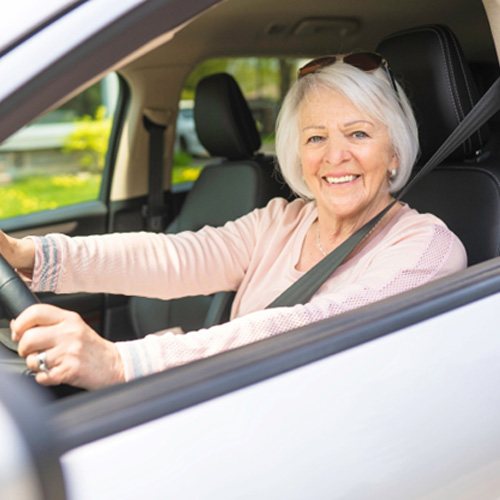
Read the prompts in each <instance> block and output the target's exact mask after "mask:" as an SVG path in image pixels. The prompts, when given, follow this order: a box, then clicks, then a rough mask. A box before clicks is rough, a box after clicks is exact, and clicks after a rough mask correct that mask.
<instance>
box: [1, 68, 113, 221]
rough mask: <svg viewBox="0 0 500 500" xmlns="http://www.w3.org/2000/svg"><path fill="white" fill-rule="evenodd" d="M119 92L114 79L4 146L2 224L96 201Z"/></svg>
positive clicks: (43, 118)
mask: <svg viewBox="0 0 500 500" xmlns="http://www.w3.org/2000/svg"><path fill="white" fill-rule="evenodd" d="M118 88H119V86H118V77H117V76H116V75H115V74H111V75H109V76H107V77H105V78H104V79H102V80H101V81H99V82H98V83H96V84H94V85H93V86H91V87H89V88H88V89H86V90H85V91H84V92H82V93H81V94H79V95H77V96H76V97H74V98H72V99H71V100H69V101H67V102H66V103H64V104H63V105H61V106H60V107H58V108H57V109H54V110H52V111H49V112H48V113H46V114H44V115H42V116H40V117H39V118H37V119H35V120H34V121H33V122H31V123H30V124H29V125H27V126H26V127H23V128H22V129H21V130H19V131H18V132H16V133H15V134H13V135H12V136H11V137H9V138H8V139H7V140H6V141H4V142H3V143H1V144H0V199H1V200H2V201H1V203H0V219H5V218H8V217H15V216H18V215H27V214H31V213H34V212H39V211H42V210H50V209H55V208H59V207H63V206H67V205H73V204H75V203H81V202H84V201H91V200H96V199H98V197H99V190H100V185H101V181H102V175H103V170H104V163H105V157H106V152H107V149H108V142H109V135H110V131H111V125H112V120H113V114H114V110H115V107H116V104H117V99H118Z"/></svg>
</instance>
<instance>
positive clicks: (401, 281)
mask: <svg viewBox="0 0 500 500" xmlns="http://www.w3.org/2000/svg"><path fill="white" fill-rule="evenodd" d="M316 217H317V211H316V205H315V204H314V203H313V202H310V203H307V202H304V201H303V200H295V201H293V202H287V201H285V200H284V199H281V198H275V199H274V200H272V201H271V202H270V203H269V204H268V205H267V206H266V207H265V208H262V209H258V210H254V211H253V212H251V213H250V214H248V215H246V216H244V217H241V218H240V219H238V220H236V221H234V222H228V223H227V224H226V225H224V226H223V227H220V228H213V227H205V228H203V229H201V230H200V231H198V232H197V233H192V232H183V233H180V234H178V235H165V234H153V233H144V232H140V233H118V234H110V235H103V236H89V237H74V238H69V237H67V236H64V235H55V234H53V235H48V236H45V237H43V238H34V241H35V244H36V258H35V269H34V274H33V281H32V288H33V289H34V290H35V291H53V292H57V293H71V292H105V293H118V294H127V295H142V296H146V297H155V298H161V299H172V298H177V297H182V296H186V295H202V294H211V293H214V292H217V291H221V290H237V293H236V297H235V300H234V303H233V308H232V312H231V318H232V321H230V322H228V323H225V324H223V325H218V326H214V327H212V328H209V329H203V330H199V331H196V332H189V333H188V334H186V335H177V334H173V333H171V332H169V331H165V332H159V333H157V334H153V335H148V336H146V337H145V338H144V339H140V340H135V341H129V342H118V343H117V344H116V345H117V347H118V349H119V351H120V354H121V356H122V360H123V362H124V366H125V374H126V378H127V380H129V379H132V378H135V377H138V376H142V375H146V374H149V373H154V372H157V371H160V370H164V369H167V368H170V367H173V366H176V365H180V364H183V363H186V362H189V361H193V360H195V359H200V358H204V357H207V356H210V355H213V354H216V353H219V352H222V351H225V350H228V349H231V348H235V347H239V346H242V345H245V344H248V343H250V342H254V341H256V340H260V339H264V338H267V337H271V336H273V335H276V334H279V333H282V332H285V331H287V330H291V329H293V328H298V327H300V326H303V325H306V324H308V323H312V322H315V321H319V320H322V319H325V318H329V317H331V316H334V315H336V314H339V313H342V312H344V311H349V310H351V309H354V308H356V307H360V306H363V305H365V304H369V303H371V302H375V301H377V300H381V299H383V298H385V297H389V296H391V295H394V294H397V293H400V292H403V291H405V290H408V289H411V288H414V287H416V286H419V285H422V284H424V283H427V282H429V281H431V280H433V279H436V278H439V277H442V276H445V275H447V274H450V273H452V272H455V271H458V270H460V269H463V268H465V266H466V263H467V258H466V254H465V249H464V247H463V245H462V244H461V242H460V241H459V239H458V238H457V237H456V236H455V235H454V234H453V233H452V232H451V231H450V230H449V229H448V228H447V227H446V226H445V225H444V223H443V222H441V221H440V220H439V219H437V218H436V217H434V216H433V215H430V214H419V213H418V212H416V211H415V210H412V209H410V208H409V207H407V206H403V207H402V208H401V209H400V210H399V211H398V212H397V214H396V215H395V216H394V217H393V218H392V220H391V221H390V222H389V223H388V224H387V225H386V226H385V227H384V228H383V229H381V230H379V231H378V232H376V233H375V234H374V235H373V236H372V237H371V238H370V240H369V241H368V243H367V244H366V245H365V246H364V247H363V249H362V250H361V251H360V252H359V253H357V254H356V255H355V256H353V257H352V258H350V259H349V260H348V261H347V262H346V263H344V264H343V265H342V266H340V267H339V268H338V269H337V271H336V272H335V273H334V274H332V276H331V277H330V278H329V279H328V280H327V281H326V282H325V284H324V285H323V286H322V287H321V288H320V289H319V290H318V292H317V293H316V294H315V295H314V297H313V298H312V299H311V301H310V302H309V303H307V304H304V305H296V306H294V307H287V308H284V307H282V308H273V309H264V308H265V307H266V306H267V305H268V304H269V303H270V302H272V300H273V299H274V298H276V297H277V296H278V295H279V294H280V293H281V292H282V291H283V290H285V289H286V288H288V287H289V286H290V285H291V284H292V283H293V282H295V281H296V280H297V279H298V278H299V277H300V276H301V275H302V274H303V273H302V272H300V271H298V270H297V269H296V264H297V262H298V259H299V256H300V252H301V248H302V244H303V241H304V238H305V236H306V233H307V231H308V229H309V227H310V226H311V224H312V223H313V222H314V220H315V219H316Z"/></svg>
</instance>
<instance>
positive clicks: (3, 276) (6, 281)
mask: <svg viewBox="0 0 500 500" xmlns="http://www.w3.org/2000/svg"><path fill="white" fill-rule="evenodd" d="M38 302H40V301H39V300H38V298H37V297H36V295H35V294H34V293H33V292H32V291H31V290H30V289H29V288H28V287H27V286H26V283H24V281H23V280H22V279H21V277H20V276H19V275H18V274H17V273H16V271H14V269H13V268H12V266H11V265H10V264H9V263H8V262H7V261H6V260H5V259H4V258H3V257H2V256H1V255H0V304H1V305H2V306H3V307H4V308H5V312H6V313H7V315H8V316H9V318H8V319H12V318H16V317H17V316H18V315H19V314H21V313H22V312H23V311H24V310H25V309H26V308H27V307H28V306H31V305H33V304H37V303H38Z"/></svg>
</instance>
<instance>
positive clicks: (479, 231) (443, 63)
mask: <svg viewBox="0 0 500 500" xmlns="http://www.w3.org/2000/svg"><path fill="white" fill-rule="evenodd" d="M379 7H380V11H381V10H383V9H384V6H379ZM463 7H464V11H465V10H466V9H465V6H463ZM240 8H243V6H242V5H241V4H238V6H236V5H234V4H233V3H230V2H228V3H224V4H222V5H219V6H217V7H216V8H214V9H213V11H211V12H208V13H206V14H205V15H204V16H201V17H200V19H198V20H195V21H194V22H193V23H192V24H191V25H189V26H187V27H186V28H185V29H184V30H183V31H182V32H180V33H179V34H178V35H177V36H176V38H175V39H174V40H173V41H172V42H170V43H169V44H167V45H166V46H164V47H160V48H159V49H157V50H156V51H153V52H152V53H151V54H148V55H147V56H145V57H144V58H141V59H140V60H138V61H136V62H134V63H132V64H131V65H129V66H128V67H125V68H124V69H123V74H124V75H125V76H126V77H127V75H129V74H132V73H133V72H135V71H141V70H140V69H139V68H140V67H141V66H148V71H151V68H150V66H152V65H154V63H155V62H156V61H159V60H160V58H162V57H163V60H164V61H168V63H167V64H168V65H170V64H174V61H175V66H176V67H175V70H176V71H180V68H178V65H179V64H180V61H178V60H177V59H176V56H175V55H174V54H173V51H175V49H176V47H177V44H179V45H181V44H182V45H184V44H186V45H189V46H190V47H193V46H194V47H196V41H195V40H194V38H195V37H196V35H195V33H204V34H206V36H207V37H208V38H209V39H211V40H212V43H213V47H212V50H213V51H215V53H217V52H218V51H222V52H223V53H224V54H228V53H229V54H231V53H233V52H236V53H238V54H242V53H247V51H248V47H246V48H244V47H240V48H239V49H237V48H235V47H238V45H242V44H245V40H246V37H245V33H248V34H247V35H246V36H247V37H249V38H251V37H252V35H251V34H253V36H254V37H255V36H257V34H258V35H259V43H260V46H259V53H260V54H263V53H268V52H273V51H276V50H279V51H280V52H282V51H283V50H284V49H285V45H286V50H287V53H289V54H290V55H293V56H297V55H298V54H303V55H304V58H306V57H312V56H315V55H318V54H322V53H335V52H338V51H345V52H348V51H350V50H354V49H358V48H360V47H361V48H368V49H372V50H373V49H374V50H376V51H377V52H379V53H381V54H382V55H384V56H385V57H386V59H387V60H388V61H389V63H390V66H391V68H392V71H393V73H394V74H395V75H396V78H397V79H398V81H399V82H400V84H401V85H402V86H403V87H404V88H405V90H406V92H407V94H408V95H409V97H410V100H411V102H412V104H413V106H414V108H415V111H416V115H417V120H418V123H419V129H420V141H421V155H420V158H419V162H418V164H417V165H416V167H415V173H416V172H417V171H418V169H419V167H421V166H422V165H423V164H424V163H425V161H426V160H428V159H429V158H430V156H431V155H432V153H433V152H434V151H435V150H436V149H437V148H438V146H439V145H440V144H441V143H442V142H443V141H444V139H446V137H447V136H448V135H449V134H450V133H451V132H452V131H453V129H454V128H455V127H456V126H457V124H458V123H459V122H460V121H461V120H462V119H463V117H464V116H465V115H466V114H467V113H468V112H469V111H470V109H471V108H472V107H473V105H474V103H475V102H476V101H477V100H478V97H479V96H480V95H481V94H482V93H483V92H484V91H485V90H486V89H487V87H488V84H489V83H491V81H492V76H494V75H495V73H496V72H498V69H497V62H496V60H495V57H494V53H493V52H492V50H493V46H492V45H491V40H488V38H489V36H484V39H483V40H482V41H481V42H480V41H479V38H481V37H477V36H476V35H477V33H478V32H481V33H482V34H483V35H488V33H487V32H488V30H487V29H479V28H478V27H477V26H476V28H474V29H473V28H471V27H470V26H465V24H468V23H465V22H464V21H465V18H466V16H465V15H464V11H462V10H461V9H460V8H456V9H455V10H456V11H460V12H461V15H460V16H457V19H456V22H457V25H456V26H454V27H453V28H454V30H452V29H451V28H450V27H449V25H450V22H449V21H450V19H448V18H447V16H442V15H438V14H437V13H435V14H434V15H433V13H432V12H431V11H432V7H430V6H428V7H427V10H426V16H425V17H426V18H427V19H429V20H431V19H432V21H433V22H432V23H431V24H421V25H419V24H418V22H415V21H414V20H417V19H418V18H419V17H421V16H422V13H420V12H411V10H412V9H413V8H414V7H413V6H410V5H408V6H405V9H404V10H405V12H404V14H403V15H404V17H405V22H404V23H398V22H395V23H394V26H397V28H398V29H397V30H395V31H391V26H387V25H388V24H390V22H386V23H384V22H382V21H380V20H378V21H377V22H375V21H373V20H370V21H368V20H369V19H371V18H370V13H367V14H366V19H367V21H366V22H363V21H362V20H360V19H358V20H357V21H356V16H353V17H350V16H349V17H343V16H342V15H338V17H337V12H336V10H335V15H332V12H331V11H330V10H329V9H331V7H330V6H326V5H323V6H320V5H319V4H315V5H314V6H313V7H311V5H308V6H307V8H306V7H305V5H301V4H300V3H298V2H292V4H291V5H290V7H289V8H287V11H288V13H287V15H286V16H285V17H284V18H283V19H282V20H280V22H279V23H278V22H276V23H273V22H267V24H266V23H262V25H260V26H259V21H260V20H262V19H264V18H265V17H266V15H268V16H269V17H268V19H273V12H272V11H273V7H271V6H268V5H265V6H264V4H263V3H257V4H253V5H252V10H254V11H255V12H257V11H258V12H259V13H261V14H260V15H259V14H255V19H252V20H251V21H249V26H245V28H244V29H243V33H240V34H239V35H238V37H237V39H238V42H236V43H234V44H233V43H231V44H226V45H225V44H224V42H225V41H226V40H229V39H230V38H231V36H232V34H233V33H234V31H233V30H234V26H232V24H231V21H232V20H233V19H234V18H235V16H236V15H237V12H236V11H238V10H239V9H240ZM337 8H338V7H337ZM351 8H353V7H352V6H351ZM385 8H388V7H387V6H386V7H385ZM467 8H470V9H472V6H471V5H468V6H467ZM368 9H370V7H368ZM480 9H481V5H480V4H479V3H477V4H476V5H475V11H474V14H471V17H472V18H473V19H474V22H476V23H478V24H479V22H480V16H479V12H480ZM389 10H390V8H389ZM354 11H355V9H353V12H354ZM380 11H379V12H378V13H377V15H378V16H380ZM307 12H309V13H311V12H314V13H317V14H318V15H317V16H316V15H307ZM319 12H321V14H319ZM392 14H393V15H396V14H394V13H392ZM413 14H414V16H412V15H413ZM260 16H262V17H260ZM257 18H258V19H257ZM409 19H412V22H409V21H408V20H409ZM483 22H484V19H483ZM460 23H464V24H462V25H461V24H460ZM383 26H385V29H386V31H384V32H381V31H380V30H382V27H383ZM406 26H408V28H406ZM401 27H404V28H405V29H401ZM240 28H241V27H238V30H239V29H240ZM205 31H208V32H209V33H205ZM455 31H457V32H458V33H459V35H461V37H462V38H465V40H464V42H465V43H467V44H468V46H466V47H467V51H468V53H469V59H472V60H468V59H467V56H466V54H464V51H463V49H462V45H461V43H462V42H461V41H460V40H459V38H460V37H457V36H456V34H455ZM464 33H465V34H464ZM202 38H204V37H202ZM283 40H286V44H283V43H282V42H283ZM278 46H279V49H278ZM222 47H224V48H222ZM191 50H195V49H194V48H192V49H191ZM176 52H177V54H179V53H181V51H180V50H179V51H176ZM182 53H183V60H184V61H186V60H187V59H188V55H186V54H185V53H184V50H183V51H182ZM287 55H288V54H287ZM199 58H200V55H199V54H197V56H196V60H198V59H199ZM471 68H473V70H474V72H473V71H472V69H471ZM157 69H158V71H161V70H160V69H159V68H157ZM164 69H166V68H164ZM169 69H170V67H169ZM187 70H188V68H185V71H187ZM237 85H238V83H237V82H234V83H231V85H229V77H228V76H227V75H224V74H219V75H213V76H211V77H208V78H207V79H206V81H202V82H200V84H199V87H198V89H197V93H196V101H195V121H196V127H197V131H198V134H199V138H200V141H201V143H202V144H203V145H204V147H205V148H206V149H207V150H208V151H209V153H210V154H211V155H212V156H215V157H222V158H225V159H227V160H232V166H230V165H231V164H230V163H229V162H227V161H226V160H225V161H224V162H223V163H218V167H217V172H216V171H215V169H214V168H213V166H212V167H211V168H209V169H207V172H206V173H207V175H201V176H200V178H199V179H198V180H197V181H195V182H194V184H193V188H192V190H191V192H190V193H189V195H188V196H187V198H186V201H185V203H184V205H183V206H182V208H180V212H179V213H178V215H176V218H175V220H174V222H173V223H172V224H171V225H170V226H169V228H168V229H167V231H176V230H178V229H179V228H182V229H186V228H187V227H190V228H191V227H194V228H195V229H196V227H201V226H202V225H204V224H212V223H213V222H214V221H215V222H216V223H221V222H222V221H223V220H228V219H229V218H231V217H233V216H235V215H236V214H237V213H244V212H246V211H248V210H249V209H250V207H252V206H253V207H257V206H262V205H263V204H265V202H266V200H268V199H269V198H268V196H274V195H275V194H276V192H278V194H279V191H277V190H279V189H280V186H279V185H275V186H274V187H273V186H272V184H273V183H275V180H277V182H278V183H280V181H279V179H276V178H275V177H274V176H272V175H269V172H270V171H271V170H272V164H273V159H272V157H269V155H260V156H259V155H257V156H256V154H255V153H256V152H258V148H259V146H260V144H259V142H258V141H257V134H256V131H255V125H254V123H252V122H254V120H253V119H252V118H251V116H250V115H249V114H248V113H243V112H242V110H244V109H247V108H248V106H247V105H246V104H245V103H244V98H243V96H241V93H239V92H237V90H236V89H237ZM478 86H481V88H480V89H478ZM169 94H170V95H172V92H169ZM236 96H240V97H238V98H236ZM151 97H152V96H151ZM156 97H158V96H156ZM148 98H149V96H148V97H146V99H148ZM165 98H167V96H165ZM238 101H240V102H238ZM131 105H132V106H136V105H137V106H138V105H139V103H134V102H132V103H131ZM142 105H143V106H144V105H145V104H142ZM174 106H175V104H174ZM497 138H498V114H497V115H496V117H495V118H494V119H493V120H491V121H490V124H488V125H486V126H483V127H482V128H481V129H480V130H479V131H478V132H476V133H475V134H473V135H472V136H471V138H470V139H468V140H467V141H466V142H465V143H464V144H463V146H462V147H460V148H458V149H457V150H456V151H455V152H454V153H453V154H452V155H451V156H450V157H449V158H448V159H447V160H446V161H445V163H444V164H443V165H441V166H440V167H439V168H437V169H435V171H433V172H432V173H430V174H429V175H427V176H426V177H425V178H424V179H423V180H421V181H420V182H419V183H418V184H417V185H416V186H415V187H414V188H413V189H412V190H411V191H410V192H409V193H408V194H407V195H406V196H405V201H407V202H408V203H409V204H410V205H411V206H413V207H415V208H417V209H418V210H421V211H424V212H431V213H434V214H436V215H437V216H439V217H440V218H442V219H443V220H444V221H445V222H446V223H447V224H448V226H449V227H450V228H451V229H452V230H453V231H454V232H455V233H456V234H457V235H459V237H460V238H461V239H462V241H463V242H464V245H465V246H466V248H467V252H468V258H469V265H473V264H476V263H480V262H483V261H485V260H487V259H490V258H494V257H496V256H498V254H499V248H500V233H499V228H500V220H499V218H500V196H499V186H500V184H499V182H500V180H499V179H500V177H499V158H498V140H497ZM252 141H253V142H252ZM141 142H142V141H141V134H140V133H138V134H137V137H136V144H135V145H133V146H132V147H137V148H139V147H141V146H140V144H141ZM234 144H239V145H242V150H241V151H238V154H236V152H234V153H232V154H231V152H230V149H231V147H235V146H234ZM238 149H239V147H238ZM234 160H237V161H238V162H240V163H241V162H242V161H245V163H247V165H248V161H253V162H254V164H258V163H262V160H264V163H265V164H266V167H265V169H266V171H267V174H266V176H267V183H268V184H269V186H270V187H269V189H268V192H267V193H261V194H259V195H257V196H256V195H255V194H252V195H251V196H252V198H253V199H252V200H251V201H250V202H249V204H248V205H245V206H244V207H243V203H242V197H244V196H245V195H244V192H246V193H247V194H248V193H249V192H251V191H253V189H254V186H253V184H252V183H247V182H243V183H241V184H238V187H236V184H235V183H234V182H232V181H231V180H230V177H229V171H231V174H232V175H235V177H239V176H240V175H242V174H240V173H239V172H237V170H236V169H235V166H236V165H235V164H234ZM217 161H218V162H219V160H217ZM222 168H225V174H224V179H225V180H226V181H224V180H222V178H221V177H220V176H221V175H222V174H221V172H222ZM204 172H205V171H204ZM209 172H210V174H211V177H208V175H209ZM134 175H137V173H136V174H134ZM216 176H217V178H218V179H221V180H220V182H221V184H223V185H224V186H225V189H226V190H227V191H230V192H232V193H233V194H234V193H237V194H236V198H237V199H238V200H240V201H237V200H235V202H237V203H238V204H240V203H241V204H242V206H241V210H242V211H241V212H233V208H232V207H231V206H230V204H231V200H228V199H227V191H226V193H225V195H224V194H223V195H222V196H220V197H219V195H218V194H216V193H219V192H221V193H222V191H219V190H218V184H217V183H216ZM259 182H263V181H259ZM207 183H210V186H209V187H208V186H207V187H205V186H206V184H207ZM204 187H205V189H206V190H207V191H206V192H207V194H206V195H205V196H208V197H210V198H212V199H217V200H218V203H217V205H215V204H213V203H212V204H211V203H210V202H209V201H208V200H207V199H206V198H205V199H204V198H203V196H204V195H203V194H201V193H200V191H202V190H203V188H204ZM208 193H210V194H208ZM197 197H198V199H199V200H200V202H198V200H197ZM198 203H199V205H198ZM226 203H227V205H226ZM202 205H203V206H204V207H209V206H210V207H211V208H213V210H215V211H217V212H219V214H218V216H217V217H216V218H215V219H213V218H212V217H213V214H212V213H211V212H210V211H207V210H205V209H204V210H203V213H200V211H199V210H198V209H197V206H202ZM190 211H192V212H197V214H198V215H197V218H198V220H197V221H196V222H194V220H193V221H190V222H189V223H188V225H186V223H185V222H184V223H182V222H181V221H183V220H185V217H190V218H192V217H193V216H189V215H187V214H188V213H189V212H190ZM200 217H201V219H200ZM191 300H197V301H199V300H203V301H205V302H206V301H207V300H208V299H206V298H205V299H199V298H197V299H191V298H189V299H183V300H180V301H171V303H170V304H169V305H166V304H162V303H161V302H160V301H155V300H151V299H138V298H134V299H132V300H131V301H130V312H131V318H132V322H133V326H134V332H135V335H137V336H142V335H143V334H144V333H148V332H152V331H157V330H159V329H162V328H165V327H167V326H174V325H176V326H182V327H183V329H184V330H186V329H187V330H189V329H193V328H199V327H201V326H203V325H204V324H205V325H206V324H213V323H210V321H209V322H208V323H205V320H204V318H205V317H206V307H208V306H206V307H205V308H204V309H198V308H197V311H200V315H201V316H193V314H192V313H190V312H184V315H185V316H186V317H188V318H189V320H188V322H187V323H186V320H185V319H183V318H180V317H177V316H176V314H177V313H176V312H175V311H176V310H177V311H180V310H182V308H183V307H186V309H184V310H185V311H190V305H191ZM215 304H219V306H215V305H214V306H213V307H212V313H211V314H210V315H209V316H213V314H215V315H216V317H217V318H219V319H218V321H220V318H221V316H220V313H219V312H217V309H220V308H221V307H223V306H221V305H220V302H217V301H216V302H215ZM223 304H226V302H224V301H223ZM214 310H215V312H214ZM146 311H147V312H146ZM179 314H181V313H179Z"/></svg>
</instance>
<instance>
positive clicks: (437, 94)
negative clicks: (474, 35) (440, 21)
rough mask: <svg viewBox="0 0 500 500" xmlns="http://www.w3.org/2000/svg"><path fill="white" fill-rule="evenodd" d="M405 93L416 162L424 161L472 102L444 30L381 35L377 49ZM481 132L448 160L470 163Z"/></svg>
mask: <svg viewBox="0 0 500 500" xmlns="http://www.w3.org/2000/svg"><path fill="white" fill-rule="evenodd" d="M377 51H378V52H379V53H381V54H382V55H383V56H384V57H385V58H386V59H387V60H388V61H389V65H390V67H391V68H392V70H393V72H394V74H395V76H396V78H397V80H398V82H399V83H400V84H401V85H402V87H403V88H404V89H405V91H406V92H407V94H408V97H409V99H410V102H411V103H412V106H413V109H414V111H415V115H416V118H417V123H418V126H419V135H420V147H421V152H422V155H421V157H420V162H419V163H422V162H424V161H425V160H427V159H428V158H429V157H430V156H431V155H432V153H434V152H435V151H436V149H437V148H438V147H439V146H440V145H441V143H442V142H443V141H444V140H445V139H446V138H447V137H448V135H450V133H451V132H452V130H453V129H454V128H455V127H456V126H457V125H458V123H459V122H460V121H461V120H462V119H463V117H464V116H465V115H466V114H467V113H468V112H469V111H470V109H471V108H472V107H473V105H474V103H475V102H476V101H477V100H478V92H477V88H476V85H475V82H474V80H473V78H472V74H471V72H470V69H469V66H468V64H467V62H466V61H465V57H464V55H463V52H462V49H461V47H460V45H459V43H458V41H457V39H456V37H455V35H454V34H453V33H452V32H451V30H450V29H449V28H447V27H446V26H441V25H428V26H421V27H417V28H413V29H409V30H404V31H399V32H397V33H394V34H392V35H389V36H387V37H386V38H384V39H383V40H382V42H381V43H380V44H379V46H378V47H377ZM487 135H488V131H487V128H486V127H484V128H482V129H480V130H479V131H478V132H476V133H475V134H473V136H471V138H470V139H468V140H467V141H466V142H464V144H463V145H462V146H461V147H459V148H458V149H457V150H456V151H455V152H454V153H453V154H452V155H451V156H450V159H454V160H457V159H460V160H464V159H467V158H473V157H476V156H477V155H478V153H479V152H480V151H481V150H482V149H483V148H484V145H485V144H486V142H487V139H488V138H487Z"/></svg>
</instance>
